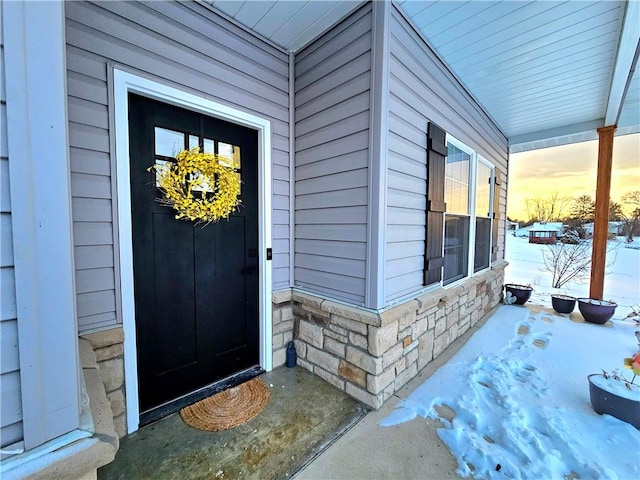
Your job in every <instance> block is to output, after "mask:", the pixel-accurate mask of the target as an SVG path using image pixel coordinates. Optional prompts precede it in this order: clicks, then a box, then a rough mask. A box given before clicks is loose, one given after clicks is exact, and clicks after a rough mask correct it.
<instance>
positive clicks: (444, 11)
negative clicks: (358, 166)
mask: <svg viewBox="0 0 640 480" xmlns="http://www.w3.org/2000/svg"><path fill="white" fill-rule="evenodd" d="M210 3H211V4H212V5H213V7H214V8H216V9H217V10H219V11H220V12H222V13H224V14H225V15H227V16H228V17H230V18H232V19H233V20H235V21H236V22H238V23H240V24H242V25H244V26H246V27H248V28H249V29H251V30H253V31H254V32H256V33H257V34H258V35H260V36H262V37H264V38H266V39H268V40H269V41H271V42H273V43H274V44H276V45H278V46H280V47H282V48H284V49H286V50H290V51H296V50H299V49H301V48H303V47H304V46H305V45H306V44H307V43H309V42H310V41H312V40H313V39H314V38H316V37H317V36H318V35H320V34H321V33H322V32H324V31H325V30H326V29H328V28H329V27H331V26H332V25H333V24H334V23H336V22H337V21H338V20H340V19H341V18H343V17H345V16H346V15H348V14H349V13H350V12H352V11H353V10H354V9H356V8H358V7H359V6H360V5H361V4H362V3H363V2H361V1H345V0H342V1H320V0H310V1H304V0H276V1H257V0H248V1H242V0H238V1H222V0H214V1H211V2H210ZM396 4H397V5H398V7H399V8H400V10H401V11H402V12H403V13H404V15H405V16H406V17H407V19H408V20H409V21H410V22H411V23H413V25H414V27H415V28H416V29H417V30H418V31H419V32H420V33H421V34H422V36H423V37H424V38H425V40H426V41H427V42H428V43H429V45H430V46H431V47H432V48H433V49H434V50H435V51H436V52H437V53H438V55H439V56H440V57H441V58H442V59H443V61H444V62H445V63H446V64H447V65H448V66H449V68H450V69H451V71H452V72H453V73H454V74H455V75H456V76H457V77H458V79H459V80H460V81H461V83H462V84H463V85H465V87H466V88H467V90H468V91H469V92H470V93H471V94H472V95H473V96H474V97H475V98H476V99H477V100H478V102H479V103H480V104H481V105H482V106H483V107H484V108H485V110H486V111H487V112H488V113H489V115H491V117H492V118H493V119H494V120H495V121H496V123H497V124H498V126H499V127H500V128H501V129H502V131H503V132H504V133H505V134H506V135H507V137H509V141H510V145H511V151H512V152H520V151H525V150H532V149H537V148H544V147H548V146H552V145H562V144H567V143H575V142H579V141H585V140H591V139H595V138H597V134H596V128H598V127H601V126H605V125H611V124H614V123H616V122H617V123H618V126H619V128H618V134H624V133H632V132H638V131H640V80H639V79H638V75H637V73H636V74H635V75H634V74H633V71H634V69H635V65H636V63H637V61H638V54H639V52H640V2H639V1H636V0H632V1H630V2H626V1H608V0H605V1H589V2H583V1H556V0H553V1H529V2H522V1H477V0H476V1H450V0H437V1H424V0H398V1H397V2H396ZM623 102H624V105H623ZM623 107H624V108H623Z"/></svg>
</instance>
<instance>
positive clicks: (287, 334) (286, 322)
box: [271, 290, 294, 368]
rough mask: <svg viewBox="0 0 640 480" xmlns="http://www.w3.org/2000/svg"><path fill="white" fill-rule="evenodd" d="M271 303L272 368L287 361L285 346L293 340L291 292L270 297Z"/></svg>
mask: <svg viewBox="0 0 640 480" xmlns="http://www.w3.org/2000/svg"><path fill="white" fill-rule="evenodd" d="M271 301H272V303H273V307H272V308H273V325H272V339H273V340H272V342H273V357H272V358H273V368H276V367H279V366H281V365H284V364H285V361H286V359H287V344H288V343H289V342H290V341H291V340H293V327H294V318H293V307H292V305H291V290H284V291H281V292H276V293H274V294H273V295H272V297H271Z"/></svg>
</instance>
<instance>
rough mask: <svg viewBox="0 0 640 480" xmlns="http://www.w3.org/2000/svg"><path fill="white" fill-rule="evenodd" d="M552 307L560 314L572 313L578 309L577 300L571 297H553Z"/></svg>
mask: <svg viewBox="0 0 640 480" xmlns="http://www.w3.org/2000/svg"><path fill="white" fill-rule="evenodd" d="M551 305H552V306H553V309H554V310H555V311H556V312H558V313H571V312H573V309H574V308H576V299H575V297H570V296H569V295H551Z"/></svg>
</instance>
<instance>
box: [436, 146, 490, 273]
mask: <svg viewBox="0 0 640 480" xmlns="http://www.w3.org/2000/svg"><path fill="white" fill-rule="evenodd" d="M493 175H494V167H493V166H492V165H491V164H490V163H489V162H487V161H486V160H485V159H483V158H482V157H480V156H479V155H478V154H477V153H476V152H474V151H473V150H472V149H470V148H469V147H467V146H466V145H464V144H463V143H461V142H459V141H457V140H456V139H454V138H452V137H451V136H447V158H446V163H445V186H444V187H445V202H446V205H447V211H446V212H445V215H444V272H443V279H442V283H443V284H444V285H447V284H450V283H453V282H455V281H457V280H460V279H462V278H465V277H467V276H469V275H470V272H472V273H476V272H479V271H481V270H483V269H485V268H488V267H489V265H490V259H491V233H492V232H491V228H492V221H491V220H492V217H493V212H492V208H493Z"/></svg>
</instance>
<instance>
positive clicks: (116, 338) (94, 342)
mask: <svg viewBox="0 0 640 480" xmlns="http://www.w3.org/2000/svg"><path fill="white" fill-rule="evenodd" d="M80 338H81V339H82V340H81V341H87V342H89V343H90V344H91V347H92V349H93V353H94V355H95V360H94V361H95V362H96V363H97V367H98V372H99V374H100V379H101V380H102V383H103V385H104V389H105V391H106V394H107V399H108V401H109V403H110V406H111V413H112V415H113V424H114V427H115V430H116V433H117V434H118V437H120V438H122V437H124V436H125V435H126V434H127V414H126V411H125V410H126V392H125V384H124V331H123V329H122V327H117V328H111V329H109V330H102V331H99V332H94V333H88V334H84V335H80Z"/></svg>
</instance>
